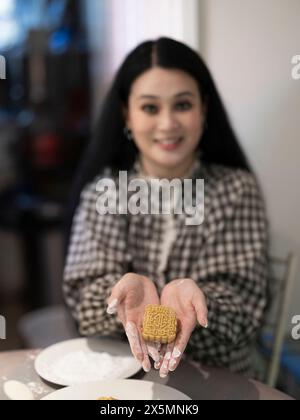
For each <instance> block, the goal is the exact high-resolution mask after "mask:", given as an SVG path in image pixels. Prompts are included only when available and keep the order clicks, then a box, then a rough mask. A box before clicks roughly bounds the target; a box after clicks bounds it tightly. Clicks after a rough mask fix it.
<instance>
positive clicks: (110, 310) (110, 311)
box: [106, 299, 118, 315]
mask: <svg viewBox="0 0 300 420" xmlns="http://www.w3.org/2000/svg"><path fill="white" fill-rule="evenodd" d="M117 306H118V299H114V300H113V301H111V302H110V304H109V305H108V307H107V310H106V312H107V313H108V314H109V315H112V314H115V313H116V312H117Z"/></svg>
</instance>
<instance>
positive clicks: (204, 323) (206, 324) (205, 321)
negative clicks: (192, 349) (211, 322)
mask: <svg viewBox="0 0 300 420" xmlns="http://www.w3.org/2000/svg"><path fill="white" fill-rule="evenodd" d="M201 325H202V327H203V328H205V329H207V328H208V321H207V319H206V318H203V320H202V322H201Z"/></svg>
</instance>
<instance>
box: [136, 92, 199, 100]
mask: <svg viewBox="0 0 300 420" xmlns="http://www.w3.org/2000/svg"><path fill="white" fill-rule="evenodd" d="M180 96H192V97H194V96H195V95H194V94H193V93H192V92H190V91H186V92H180V93H176V95H174V98H178V97H180ZM138 99H160V97H159V96H155V95H141V96H139V97H138Z"/></svg>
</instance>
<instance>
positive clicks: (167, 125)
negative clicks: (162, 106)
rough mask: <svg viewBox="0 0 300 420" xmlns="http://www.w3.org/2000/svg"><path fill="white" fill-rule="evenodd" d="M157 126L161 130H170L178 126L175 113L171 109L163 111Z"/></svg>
mask: <svg viewBox="0 0 300 420" xmlns="http://www.w3.org/2000/svg"><path fill="white" fill-rule="evenodd" d="M158 125H159V128H160V129H161V130H162V131H170V130H172V129H176V128H178V127H179V122H178V120H177V118H176V115H175V114H174V113H173V112H172V111H164V112H162V113H161V115H160V118H159V124H158Z"/></svg>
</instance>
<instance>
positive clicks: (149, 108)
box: [142, 102, 192, 114]
mask: <svg viewBox="0 0 300 420" xmlns="http://www.w3.org/2000/svg"><path fill="white" fill-rule="evenodd" d="M191 107H192V105H191V104H190V102H178V103H177V104H176V105H175V109H176V110H178V109H179V110H180V111H187V110H189V109H190V108H191ZM142 110H143V111H145V112H147V113H148V114H154V113H155V112H157V106H156V105H150V104H148V105H144V106H142Z"/></svg>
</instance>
